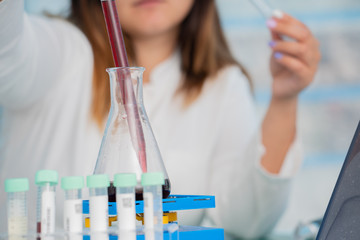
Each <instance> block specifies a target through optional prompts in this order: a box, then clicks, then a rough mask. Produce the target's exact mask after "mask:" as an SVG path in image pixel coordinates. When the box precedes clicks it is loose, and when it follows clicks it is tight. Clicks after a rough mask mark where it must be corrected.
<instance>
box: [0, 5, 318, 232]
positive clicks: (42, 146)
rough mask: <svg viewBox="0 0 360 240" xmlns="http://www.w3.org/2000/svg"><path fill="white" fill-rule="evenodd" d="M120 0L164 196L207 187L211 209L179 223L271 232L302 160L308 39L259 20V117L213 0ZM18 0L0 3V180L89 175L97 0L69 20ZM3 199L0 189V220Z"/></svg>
mask: <svg viewBox="0 0 360 240" xmlns="http://www.w3.org/2000/svg"><path fill="white" fill-rule="evenodd" d="M117 3H118V11H119V15H120V20H121V23H122V27H123V30H124V33H125V36H126V43H127V52H128V55H129V59H130V65H133V66H143V67H145V68H146V71H145V73H144V101H145V108H146V110H147V113H148V115H149V119H150V122H151V125H152V128H153V130H154V133H155V136H156V138H157V141H158V143H159V147H160V150H161V152H162V156H163V159H164V163H165V166H166V168H167V171H168V174H169V176H170V179H171V182H172V193H176V194H212V195H216V203H217V206H216V209H211V210H206V211H205V210H199V211H190V212H187V213H184V214H183V215H181V216H180V223H181V224H186V225H189V224H201V223H203V224H211V225H214V226H218V227H223V228H224V229H225V231H226V232H227V233H229V234H232V235H235V236H238V237H257V236H262V235H264V234H266V233H268V232H269V231H270V230H271V229H272V228H273V226H274V225H275V223H276V221H277V220H278V219H279V217H280V216H281V214H282V213H283V211H284V209H285V206H286V202H287V198H288V194H289V189H290V182H291V178H292V176H294V174H295V172H296V170H297V169H298V167H299V165H300V163H301V156H300V155H301V154H300V153H301V152H300V150H299V146H298V142H297V137H296V136H297V134H296V112H297V102H298V95H299V93H300V92H301V91H302V90H303V89H304V88H305V87H307V86H308V85H309V84H310V83H311V81H312V80H313V78H314V75H315V72H316V69H317V64H318V62H319V59H320V53H319V50H318V42H317V40H316V39H315V38H314V36H313V35H312V34H311V32H310V31H309V29H308V28H307V27H306V26H305V25H304V24H302V23H301V22H299V21H298V20H296V19H294V18H292V17H291V16H289V15H287V14H283V13H280V14H279V13H278V14H277V17H274V18H272V19H269V20H268V21H267V26H268V28H269V30H270V33H271V35H272V41H271V42H270V44H269V45H270V47H271V48H272V55H271V58H270V69H271V74H272V78H273V83H272V98H271V102H270V105H269V108H268V110H267V112H266V114H265V117H264V119H263V120H262V121H260V120H259V119H258V117H257V116H256V113H255V112H256V111H255V106H254V102H253V97H252V93H251V92H252V88H251V83H250V80H249V77H248V75H247V73H246V71H245V70H244V69H243V67H242V66H241V65H240V64H239V63H238V62H236V60H235V59H234V58H233V56H232V55H231V52H230V50H229V48H228V45H227V43H226V40H225V38H224V35H223V32H222V30H221V26H220V23H219V18H218V14H217V10H216V6H215V1H213V0H196V1H195V0H182V1H177V0H127V1H125V0H123V1H117ZM23 4H24V1H23V0H2V1H0V36H1V37H0V62H1V64H0V106H1V108H2V109H3V110H2V116H1V118H2V121H1V124H2V125H1V135H0V140H1V141H0V178H1V182H3V181H4V180H5V179H6V178H10V177H28V178H30V179H33V178H34V175H35V172H36V171H37V170H39V169H55V170H57V171H58V172H59V175H60V176H68V175H83V176H85V175H89V174H91V173H92V171H93V168H94V165H95V161H96V157H97V153H98V149H99V146H100V142H101V137H102V134H103V129H104V124H105V121H106V118H107V114H108V110H109V106H110V97H109V95H110V92H109V81H108V78H107V74H106V72H105V68H107V67H110V66H113V60H112V56H111V51H110V47H109V44H108V39H107V34H106V29H105V25H104V20H103V15H102V11H101V5H100V1H90V0H88V1H86V0H73V1H72V12H71V16H70V18H69V21H65V20H61V19H58V18H49V17H34V16H31V15H28V14H26V13H25V12H24V10H23ZM281 36H288V37H291V38H293V39H294V41H283V40H282V37H281ZM32 187H34V186H32ZM31 190H32V191H31V197H30V204H31V205H30V206H35V204H34V203H35V190H34V189H33V188H31ZM4 201H5V199H4V194H0V203H1V205H0V206H1V208H2V210H1V211H0V215H2V216H1V218H2V220H4V219H5V216H4V213H5V211H3V210H4V206H5V204H4ZM58 202H61V201H58ZM31 209H33V207H31ZM60 213H61V212H60V211H58V215H59V216H60V217H59V219H61V214H60ZM30 215H31V216H33V215H34V211H31V212H30ZM2 225H3V224H2Z"/></svg>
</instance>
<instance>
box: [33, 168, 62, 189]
mask: <svg viewBox="0 0 360 240" xmlns="http://www.w3.org/2000/svg"><path fill="white" fill-rule="evenodd" d="M58 179H59V177H58V173H57V172H56V171H54V170H40V171H37V173H36V176H35V183H36V185H44V184H45V183H50V185H51V186H55V185H57V184H58Z"/></svg>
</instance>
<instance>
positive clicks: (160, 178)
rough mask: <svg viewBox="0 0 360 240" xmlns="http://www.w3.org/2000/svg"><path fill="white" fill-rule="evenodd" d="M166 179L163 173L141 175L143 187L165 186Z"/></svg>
mask: <svg viewBox="0 0 360 240" xmlns="http://www.w3.org/2000/svg"><path fill="white" fill-rule="evenodd" d="M164 184H165V179H164V174H163V173H162V172H151V173H143V174H142V175H141V185H143V186H154V185H164Z"/></svg>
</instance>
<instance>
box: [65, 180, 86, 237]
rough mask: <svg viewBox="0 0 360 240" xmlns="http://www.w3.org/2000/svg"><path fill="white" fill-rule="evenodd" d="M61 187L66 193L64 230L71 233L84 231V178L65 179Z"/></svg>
mask: <svg viewBox="0 0 360 240" xmlns="http://www.w3.org/2000/svg"><path fill="white" fill-rule="evenodd" d="M61 187H62V189H63V190H64V192H65V202H64V229H65V231H67V232H71V233H81V232H82V230H83V215H82V189H83V187H84V178H83V177H81V176H71V177H63V178H62V179H61Z"/></svg>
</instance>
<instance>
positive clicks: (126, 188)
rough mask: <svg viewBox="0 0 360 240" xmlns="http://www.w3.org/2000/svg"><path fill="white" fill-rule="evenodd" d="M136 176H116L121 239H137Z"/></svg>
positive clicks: (128, 174) (125, 174)
mask: <svg viewBox="0 0 360 240" xmlns="http://www.w3.org/2000/svg"><path fill="white" fill-rule="evenodd" d="M136 185H137V180H136V174H133V173H119V174H115V176H114V186H115V187H116V206H117V216H118V217H117V221H118V227H119V235H120V239H128V240H132V239H136V211H135V186H136Z"/></svg>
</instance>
